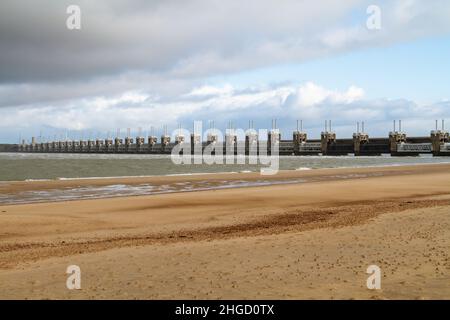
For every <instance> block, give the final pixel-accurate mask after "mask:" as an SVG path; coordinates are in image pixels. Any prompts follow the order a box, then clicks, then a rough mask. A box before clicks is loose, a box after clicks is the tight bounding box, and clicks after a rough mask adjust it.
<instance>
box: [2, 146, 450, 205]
mask: <svg viewBox="0 0 450 320" xmlns="http://www.w3.org/2000/svg"><path fill="white" fill-rule="evenodd" d="M244 161H245V164H205V163H202V164H175V163H174V162H173V161H172V159H171V156H170V155H149V154H69V153H68V154H60V153H55V154H52V153H49V154H46V153H0V184H7V183H8V182H10V181H36V180H37V181H45V180H77V179H82V180H84V179H94V178H109V177H147V176H173V175H201V174H210V173H239V172H259V171H260V169H261V168H264V167H267V165H262V164H249V162H250V159H248V157H247V158H245V159H244ZM224 162H225V161H224ZM432 163H450V157H433V156H431V155H422V156H417V157H391V156H390V155H383V156H370V157H364V156H358V157H355V156H352V155H348V156H280V157H279V169H280V170H315V169H322V168H357V167H385V166H400V165H420V164H432ZM301 182H308V181H303V180H301V181H300V180H299V181H297V180H296V179H293V180H282V181H277V180H273V179H272V180H270V181H269V180H265V179H264V176H261V179H260V180H252V181H246V180H245V179H243V180H235V179H233V180H230V181H220V182H219V183H218V182H214V183H213V184H211V182H210V181H208V179H205V181H204V182H203V183H202V181H196V182H195V184H190V183H189V182H183V183H173V184H166V185H151V184H141V185H125V184H111V185H108V184H107V185H103V186H96V187H95V186H92V187H72V188H63V189H55V190H52V189H47V190H35V191H23V192H19V193H14V194H5V193H1V192H0V204H18V203H30V202H43V201H62V200H76V199H87V198H89V199H91V198H94V199H95V198H105V197H116V196H132V195H150V194H160V193H170V192H186V191H195V190H209V189H223V188H239V187H246V186H262V185H269V184H285V183H301Z"/></svg>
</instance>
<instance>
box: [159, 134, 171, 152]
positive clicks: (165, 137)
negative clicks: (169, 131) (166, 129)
mask: <svg viewBox="0 0 450 320" xmlns="http://www.w3.org/2000/svg"><path fill="white" fill-rule="evenodd" d="M169 144H170V136H169V135H166V134H163V135H162V136H161V150H166V149H167V148H168V146H169Z"/></svg>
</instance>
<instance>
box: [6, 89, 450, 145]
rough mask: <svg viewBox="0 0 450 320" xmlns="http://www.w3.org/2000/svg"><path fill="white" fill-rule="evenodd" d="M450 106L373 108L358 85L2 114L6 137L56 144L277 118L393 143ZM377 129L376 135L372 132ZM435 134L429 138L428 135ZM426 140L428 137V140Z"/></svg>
mask: <svg viewBox="0 0 450 320" xmlns="http://www.w3.org/2000/svg"><path fill="white" fill-rule="evenodd" d="M449 107H450V102H449V101H440V102H438V103H436V104H434V105H431V106H429V105H428V106H426V105H425V106H424V105H418V104H416V103H414V102H412V101H408V100H386V99H383V100H367V99H365V98H364V90H363V89H362V88H360V87H357V86H355V85H353V86H350V87H349V88H348V89H346V90H336V89H333V90H331V89H327V88H325V87H322V86H320V85H318V84H316V83H313V82H307V83H304V84H299V85H284V86H272V87H271V86H262V87H259V88H256V87H252V88H235V87H233V86H231V85H226V86H217V87H216V86H211V85H209V86H201V87H197V88H194V89H192V90H190V91H189V92H188V93H186V94H181V95H179V96H178V97H173V98H172V99H170V100H169V101H165V100H164V99H160V97H153V96H151V95H149V94H146V93H144V92H124V93H122V94H118V95H115V96H110V97H94V98H92V99H79V100H77V101H71V102H70V103H68V104H66V105H64V106H59V105H58V106H56V105H55V106H46V107H42V106H33V105H30V106H27V107H26V108H3V109H0V117H1V118H2V120H3V122H2V123H3V125H2V128H0V133H1V134H2V135H4V136H7V135H8V134H7V132H8V130H10V129H11V128H17V124H18V122H17V119H20V130H21V131H22V132H23V134H24V135H25V133H27V134H28V135H31V134H34V135H37V134H38V133H39V131H41V130H43V132H44V135H48V136H53V134H55V133H58V134H61V133H62V132H65V131H66V130H69V131H75V132H76V134H77V135H81V131H83V133H84V136H86V135H87V134H88V133H89V132H90V133H92V134H95V133H96V132H103V134H102V135H105V134H106V132H107V131H109V132H110V133H112V132H115V130H116V128H122V132H125V128H132V129H133V130H135V131H136V130H137V128H139V127H141V128H143V129H144V130H147V129H148V128H149V127H150V126H155V127H157V128H161V127H162V125H164V124H168V125H169V126H170V127H171V128H176V126H177V124H178V123H181V124H182V125H183V126H184V127H185V128H190V127H191V124H192V121H194V120H204V121H206V120H215V121H216V124H217V125H218V127H222V128H224V127H225V126H226V124H227V121H229V120H231V121H233V122H234V123H235V125H236V126H238V127H241V128H245V127H246V125H247V121H248V120H250V119H252V120H255V122H256V124H257V126H259V127H267V126H269V124H270V123H269V122H270V119H271V118H277V119H279V120H278V123H279V125H280V127H281V129H283V130H284V134H285V135H288V136H289V135H290V133H289V131H290V130H292V129H293V128H294V125H295V120H296V119H303V120H304V122H305V127H307V128H309V130H312V133H315V134H318V132H319V131H320V129H321V126H322V122H323V120H324V119H332V120H333V122H334V123H335V128H337V130H339V128H341V130H344V131H341V132H340V134H347V135H349V134H351V132H348V130H349V128H352V125H353V124H354V123H356V121H366V126H367V128H369V130H372V132H371V133H372V134H376V135H385V134H386V132H383V130H389V127H390V123H391V120H392V119H403V120H404V123H405V124H406V123H408V121H410V122H411V123H415V125H417V123H418V122H419V119H421V120H422V124H423V125H422V126H420V125H418V126H417V127H415V128H414V130H417V131H419V130H424V129H426V128H428V129H432V124H433V123H434V122H433V120H434V119H437V118H443V117H445V115H446V113H447V112H448V109H449ZM370 124H372V127H371V126H370ZM428 129H427V130H428ZM421 134H424V133H423V132H422V133H421Z"/></svg>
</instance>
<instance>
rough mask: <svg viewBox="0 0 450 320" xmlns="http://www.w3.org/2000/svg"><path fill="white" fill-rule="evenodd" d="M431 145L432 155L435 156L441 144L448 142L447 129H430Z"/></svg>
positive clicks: (439, 150)
mask: <svg viewBox="0 0 450 320" xmlns="http://www.w3.org/2000/svg"><path fill="white" fill-rule="evenodd" d="M430 138H431V145H432V148H433V155H435V156H437V155H439V154H440V152H441V146H442V145H444V144H445V143H448V142H450V138H449V133H448V131H444V130H433V131H431V135H430Z"/></svg>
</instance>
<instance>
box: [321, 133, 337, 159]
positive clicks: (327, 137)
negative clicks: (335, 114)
mask: <svg viewBox="0 0 450 320" xmlns="http://www.w3.org/2000/svg"><path fill="white" fill-rule="evenodd" d="M320 143H321V149H322V154H323V155H327V154H328V153H329V151H328V149H329V147H330V145H332V144H335V143H336V133H334V132H329V131H324V132H322V133H321V134H320Z"/></svg>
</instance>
